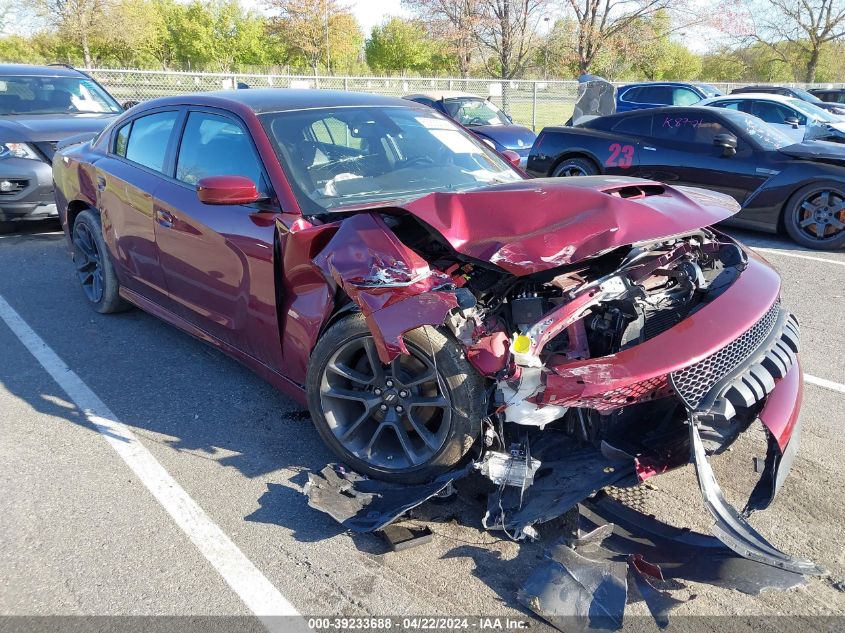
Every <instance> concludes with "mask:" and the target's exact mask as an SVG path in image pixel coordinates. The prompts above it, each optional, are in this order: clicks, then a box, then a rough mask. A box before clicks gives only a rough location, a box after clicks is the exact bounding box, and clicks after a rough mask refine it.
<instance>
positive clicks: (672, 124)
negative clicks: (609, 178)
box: [527, 107, 845, 249]
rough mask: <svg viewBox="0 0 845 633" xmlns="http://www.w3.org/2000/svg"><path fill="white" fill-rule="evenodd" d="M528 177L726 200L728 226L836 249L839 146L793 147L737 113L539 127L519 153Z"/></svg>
mask: <svg viewBox="0 0 845 633" xmlns="http://www.w3.org/2000/svg"><path fill="white" fill-rule="evenodd" d="M527 170H528V172H529V173H530V174H532V175H534V176H543V177H545V176H584V175H592V174H610V175H613V174H618V175H626V176H637V177H641V178H647V179H649V180H656V181H661V182H665V183H668V184H672V185H692V186H697V187H705V188H707V189H712V190H715V191H720V192H722V193H726V194H728V195H730V196H732V197H733V198H735V199H736V200H737V202H739V203H740V204H741V205H742V211H740V213H739V214H738V215H736V216H734V218H732V219H731V224H734V225H736V226H741V227H745V228H751V229H760V230H764V231H771V232H774V231H779V230H785V231H786V232H787V233H789V235H790V236H791V237H792V238H793V239H794V240H795V241H796V242H798V243H799V244H801V245H802V246H806V247H809V248H816V249H834V248H841V247H843V246H845V145H842V144H839V143H829V142H825V141H804V142H802V143H795V142H794V140H793V139H790V138H789V137H787V136H786V135H784V134H783V133H782V132H781V131H780V130H777V129H776V128H773V127H772V126H770V125H768V124H767V123H765V122H763V121H761V120H760V119H757V118H756V117H752V116H750V115H748V114H745V113H743V112H738V111H732V110H725V109H721V108H719V109H717V108H707V107H667V108H654V109H649V110H636V111H633V112H623V113H618V114H614V115H610V116H603V117H595V118H591V119H589V120H587V121H584V122H581V123H579V124H578V125H575V126H560V127H547V128H544V129H543V131H542V132H540V134H539V136H538V137H537V140H536V141H535V142H534V146H533V147H532V148H531V153H530V154H529V156H528V163H527Z"/></svg>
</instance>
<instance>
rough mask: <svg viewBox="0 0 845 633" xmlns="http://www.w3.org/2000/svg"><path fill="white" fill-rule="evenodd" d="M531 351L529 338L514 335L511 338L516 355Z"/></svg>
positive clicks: (523, 335)
mask: <svg viewBox="0 0 845 633" xmlns="http://www.w3.org/2000/svg"><path fill="white" fill-rule="evenodd" d="M530 349H531V337H530V336H526V335H525V334H516V335H514V337H513V351H514V352H516V353H517V354H526V353H528V350H530Z"/></svg>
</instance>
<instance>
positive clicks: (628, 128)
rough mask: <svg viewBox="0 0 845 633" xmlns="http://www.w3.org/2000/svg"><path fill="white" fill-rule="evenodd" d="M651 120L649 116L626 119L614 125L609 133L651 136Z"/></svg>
mask: <svg viewBox="0 0 845 633" xmlns="http://www.w3.org/2000/svg"><path fill="white" fill-rule="evenodd" d="M651 119H652V116H651V115H648V116H634V117H626V118H624V119H622V120H621V121H619V122H618V123H616V125H614V126H613V127H612V128H611V131H612V132H619V133H621V134H631V135H633V136H651Z"/></svg>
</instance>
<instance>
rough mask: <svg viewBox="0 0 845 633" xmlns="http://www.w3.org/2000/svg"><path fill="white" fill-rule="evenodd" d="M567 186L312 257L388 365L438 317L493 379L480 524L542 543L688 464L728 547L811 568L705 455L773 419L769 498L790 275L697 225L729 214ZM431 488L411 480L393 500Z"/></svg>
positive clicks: (427, 215) (363, 238) (794, 430)
mask: <svg viewBox="0 0 845 633" xmlns="http://www.w3.org/2000/svg"><path fill="white" fill-rule="evenodd" d="M568 180H574V181H576V182H575V183H574V184H573V185H560V184H555V183H550V182H547V181H542V182H541V184H537V183H536V182H534V183H532V182H531V181H528V182H526V183H519V184H518V185H511V186H509V187H507V188H504V189H497V188H491V190H489V191H485V192H481V193H466V194H460V195H459V194H432V195H429V196H426V197H425V198H422V199H420V200H417V201H414V202H412V203H409V204H408V205H405V206H404V207H403V208H401V209H399V208H395V207H387V208H384V209H380V210H378V211H374V210H369V211H368V212H365V213H360V214H358V215H353V216H352V217H350V218H348V219H346V220H344V221H343V222H342V223H341V224H340V228H339V229H338V231H337V232H336V233H335V234H334V236H333V237H332V239H331V240H330V241H329V242H328V244H327V246H326V247H325V248H324V249H323V251H322V252H321V253H320V255H318V257H317V258H315V260H314V263H315V265H316V266H317V267H318V268H319V269H320V270H322V271H323V273H324V274H325V275H326V277H327V278H328V279H331V280H332V282H333V283H334V284H336V286H337V287H338V288H340V289H341V290H342V291H343V293H345V295H346V296H347V297H348V299H349V300H350V301H351V302H352V303H353V304H354V305H355V306H356V307H357V309H359V310H360V311H361V312H362V313H363V314H364V316H365V317H366V319H367V323H368V325H369V327H370V330H371V332H372V335H373V338H374V340H375V343H376V348H377V350H378V356H379V359H380V360H381V362H382V363H390V362H391V361H392V360H393V359H395V358H396V357H397V356H398V355H400V354H403V353H407V349H406V348H405V345H404V342H403V335H404V334H405V333H406V332H409V331H410V330H412V329H414V328H418V327H420V326H423V325H432V326H438V327H441V328H444V329H448V330H449V331H450V332H451V335H452V336H453V337H454V339H455V340H457V341H459V343H460V345H461V346H462V348H463V350H464V353H465V355H466V358H467V360H468V361H469V362H470V363H471V364H472V366H473V367H474V368H475V370H476V371H477V372H478V374H480V375H481V376H483V377H485V379H486V380H487V381H488V384H489V390H488V393H489V401H488V402H487V404H486V406H487V413H488V414H487V416H486V417H485V418H484V420H483V424H482V425H481V429H480V434H481V437H480V438H478V442H477V444H478V446H479V447H480V451H479V452H478V454H477V455H476V456H475V457H474V458H473V462H474V466H475V469H476V470H478V471H480V472H481V473H482V474H483V475H484V476H486V477H487V478H488V479H489V480H491V481H492V482H493V483H494V484H495V485H496V489H495V491H494V492H493V493H492V494H491V495H490V498H489V504H488V511H487V515H486V517H485V520H484V523H485V527H487V528H489V529H501V530H504V531H505V532H506V533H508V534H509V535H511V536H513V537H515V538H521V537H523V536H526V535H528V536H531V535H533V534H534V533H535V528H534V526H535V525H536V524H540V523H544V522H547V521H551V520H553V519H555V518H556V517H559V516H561V515H563V514H565V513H566V512H567V511H569V510H571V509H572V508H574V507H575V506H576V505H577V504H578V503H579V502H580V501H582V500H584V499H585V498H587V497H589V496H590V495H592V494H593V493H595V492H596V491H598V490H600V489H601V488H603V487H606V486H610V485H616V486H627V485H636V484H637V483H639V482H642V481H644V480H646V479H648V478H649V477H651V476H654V475H657V474H660V473H663V472H666V471H668V470H670V469H672V468H675V467H678V466H682V465H685V464H687V463H689V462H690V460H692V462H693V463H694V464H695V466H696V469H697V473H698V478H699V482H700V484H701V492H702V494H703V496H704V500H705V504H706V506H707V508H708V510H709V511H710V512H711V514H712V515H713V517H714V519H715V521H716V526H715V528H714V533H715V535H716V536H718V537H719V538H720V539H721V540H722V541H723V542H724V543H725V544H726V545H727V546H729V547H730V548H731V549H733V550H734V551H735V552H737V553H738V554H740V555H741V556H745V557H748V558H751V559H753V560H756V561H759V562H763V563H766V564H769V565H772V566H776V567H780V568H782V569H785V570H791V571H795V572H798V573H805V574H814V573H820V570H819V568H818V567H817V566H815V565H813V564H812V563H810V562H809V561H801V560H795V559H793V558H790V557H789V556H787V555H785V554H783V553H782V552H780V551H778V550H777V549H776V548H775V547H774V546H772V545H771V544H770V543H768V541H766V539H765V538H763V537H762V536H761V535H760V534H759V533H757V532H756V531H755V530H753V528H751V527H750V526H749V525H748V523H747V521H746V520H745V517H744V516H743V514H740V513H739V512H737V511H736V510H734V509H733V508H731V507H730V506H729V505H728V504H727V503H726V502H725V500H724V497H723V496H722V494H721V491H720V490H719V487H718V484H717V483H716V481H715V479H714V478H713V474H712V470H711V469H710V465H709V463H708V455H714V454H718V453H720V452H722V451H724V450H725V449H726V448H727V447H729V446H730V445H731V444H732V443H733V442H734V440H735V439H736V438H737V437H738V436H739V434H740V433H742V432H744V431H746V430H747V429H749V428H750V427H751V426H752V425H757V424H761V425H762V428H764V429H765V432H766V434H767V437H768V454H767V455H766V456H765V458H763V459H761V460H758V461H757V462H756V466H757V469H758V472H760V475H761V477H760V482H759V483H758V485H757V487H756V488H755V489H754V491H753V493H752V494H751V497H750V499H749V501H748V504H747V506H746V508H745V515H747V514H749V513H750V512H752V511H754V510H759V509H763V508H765V507H767V506H768V505H769V503H770V502H771V501H772V499H773V497H774V495H775V494H776V492H777V490H778V489H779V487H780V485H781V483H782V482H783V480H784V478H785V476H786V474H787V473H788V471H789V467H790V465H791V461H792V457H793V456H794V453H795V451H796V450H797V446H798V432H799V423H798V410H799V407H800V401H801V389H802V380H801V369H800V366H799V364H798V361H797V353H798V349H799V331H798V323H797V321H796V319H795V318H794V317H793V316H792V315H790V314H789V313H788V311H787V310H786V309H785V308H784V307H783V306H782V305H781V303H780V298H779V293H780V280H779V278H778V276H777V274H776V273H775V272H774V271H773V270H772V269H771V268H770V267H769V266H768V265H767V264H766V263H765V262H764V261H763V260H761V259H759V258H758V257H756V256H754V255H751V254H749V253H748V252H746V251H745V250H744V249H743V248H742V247H741V246H739V245H738V244H737V243H735V242H734V241H732V240H731V239H730V238H728V237H727V236H725V235H723V234H721V233H719V232H718V231H716V230H713V229H711V228H707V227H706V225H709V224H712V223H714V222H717V221H719V220H721V219H724V218H725V217H727V216H729V215H730V214H731V213H733V212H734V211H735V210H736V205H735V204H734V203H733V202H729V201H727V199H726V198H725V197H723V196H718V195H716V194H709V193H707V192H703V191H699V190H692V189H683V188H677V189H673V188H670V187H666V186H664V185H659V184H657V183H650V182H648V181H641V180H634V179H621V178H620V179H609V178H608V179H597V180H596V179H592V180H590V179H583V180H579V179H568ZM532 202H534V203H536V204H534V206H533V207H532ZM514 205H521V208H525V209H531V210H530V211H529V213H531V214H532V215H531V217H524V216H523V217H520V214H519V213H518V212H515V211H513V209H515V208H518V207H515V206H514ZM702 225H704V226H702ZM749 461H751V460H749ZM456 472H460V475H461V476H463V475H464V474H466V473H468V472H469V470H468V469H464V470H463V471H456ZM447 479H448V481H449V482H451V481H452V480H453V479H454V477H453V478H451V479H450V478H449V477H448V476H447ZM444 481H445V480H444ZM350 486H351V488H352V489H354V488H355V486H354V485H351V484H350V485H347V486H345V488H344V489H345V490H346V491H347V492H348V490H349V489H350ZM376 487H377V486H376ZM319 488H320V486H319V485H316V486H315V487H314V488H313V489H315V490H316V489H319ZM435 488H437V490H435ZM440 490H442V486H434V487H426V486H416V487H414V488H413V489H409V490H408V495H409V496H408V497H406V498H405V499H404V501H403V503H402V507H409V506H411V507H412V506H413V505H414V504H415V503H420V502H422V501H423V500H424V499H425V498H427V497H426V496H425V495H426V494H428V496H431V495H432V494H435V492H439V491H440ZM432 491H433V492H432ZM371 493H372V491H370V490H368V491H367V494H371ZM393 494H395V491H393V490H391V495H393ZM415 495H422V496H421V497H420V498H419V499H417V498H414V499H410V498H409V497H411V496H415ZM400 496H401V495H400ZM366 499H367V502H366V503H364V504H363V505H362V506H361V511H362V512H364V513H365V512H366V510H365V508H366V505H367V504H368V503H369V501H370V500H371V498H370V497H366ZM318 505H319V504H318ZM352 514H353V515H354V514H355V513H354V512H353V513H352ZM378 514H379V516H390V517H392V518H395V516H397V515H396V514H395V513H392V512H389V511H386V510H385V509H383V508H380V509H379V513H378ZM392 518H391V519H390V520H392ZM375 523H376V524H378V525H377V526H375V527H373V523H372V522H370V523H367V525H370V528H371V529H378V527H383V524H382V522H381V521H376V522H375ZM344 524H346V525H348V526H349V527H352V528H353V529H355V527H354V526H355V525H357V526H359V527H360V525H361V523H360V522H357V523H356V522H355V521H350V522H347V521H344Z"/></svg>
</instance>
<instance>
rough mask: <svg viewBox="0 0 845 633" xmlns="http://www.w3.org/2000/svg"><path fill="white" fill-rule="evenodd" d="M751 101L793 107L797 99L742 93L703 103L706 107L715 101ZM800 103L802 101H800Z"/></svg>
mask: <svg viewBox="0 0 845 633" xmlns="http://www.w3.org/2000/svg"><path fill="white" fill-rule="evenodd" d="M751 99H760V100H765V101H776V102H777V103H783V104H786V105H791V104H792V102H793V101H795V99H797V97H788V96H786V95H776V94H772V93H771V92H741V93H737V94H730V95H723V96H721V97H710V98H708V99H704V100H703V101H702V103H704V104H705V105H706V104H708V103H712V102H714V101H749V100H751ZM798 100H799V101H800V99H798Z"/></svg>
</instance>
